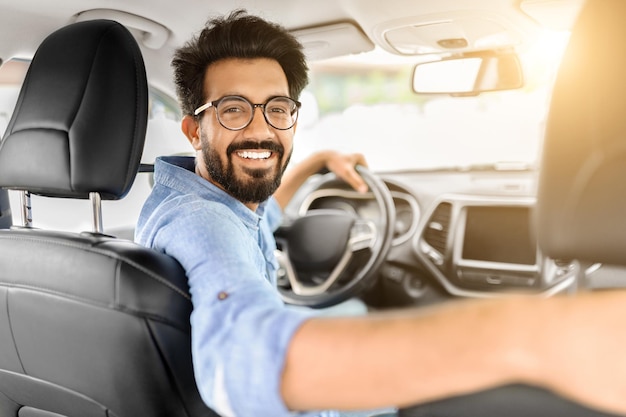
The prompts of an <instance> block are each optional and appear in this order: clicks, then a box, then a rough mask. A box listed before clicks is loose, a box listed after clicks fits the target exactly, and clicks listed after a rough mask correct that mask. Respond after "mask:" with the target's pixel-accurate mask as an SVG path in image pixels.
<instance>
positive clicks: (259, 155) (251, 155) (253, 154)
mask: <svg viewBox="0 0 626 417" xmlns="http://www.w3.org/2000/svg"><path fill="white" fill-rule="evenodd" d="M236 153H237V156H239V157H240V158H243V159H269V158H270V157H271V156H272V152H270V151H267V150H258V151H238V152H236Z"/></svg>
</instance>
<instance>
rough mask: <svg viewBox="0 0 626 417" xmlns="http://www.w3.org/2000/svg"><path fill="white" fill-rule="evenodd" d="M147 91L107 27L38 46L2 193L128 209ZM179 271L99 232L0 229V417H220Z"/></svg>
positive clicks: (0, 157) (84, 26)
mask: <svg viewBox="0 0 626 417" xmlns="http://www.w3.org/2000/svg"><path fill="white" fill-rule="evenodd" d="M146 121H147V85H146V79H145V69H144V66H143V61H142V58H141V54H140V52H139V48H138V46H137V44H136V43H135V41H134V39H133V37H132V35H131V34H130V32H129V31H127V30H126V29H125V28H124V27H123V26H121V25H120V24H118V23H115V22H111V21H90V22H83V23H77V24H73V25H70V26H67V27H65V28H63V29H60V30H59V31H58V32H56V33H54V34H52V35H51V36H50V37H49V38H48V39H46V41H44V42H43V44H42V45H41V47H40V49H39V50H38V52H37V54H36V56H35V58H34V60H33V62H32V64H31V68H30V71H29V73H28V75H27V78H26V82H25V84H24V87H23V89H22V92H21V94H20V97H19V100H18V104H17V107H16V110H15V113H14V115H13V118H12V119H11V122H10V124H9V127H8V130H7V133H6V135H5V138H4V139H3V142H2V143H0V184H1V185H2V186H4V187H7V188H16V189H26V190H30V191H33V192H36V193H40V194H43V195H53V196H64V197H75V198H83V197H85V196H86V195H88V193H89V192H91V191H98V192H101V193H103V197H105V198H111V199H116V198H121V197H122V196H123V195H124V194H125V193H126V192H127V191H128V188H129V187H130V185H131V184H132V182H133V179H134V176H135V173H136V172H137V168H138V165H139V160H140V155H141V149H142V146H143V141H144V134H145V126H146ZM191 308H192V306H191V302H190V297H189V294H188V288H187V280H186V277H185V274H184V271H183V270H182V268H181V266H180V265H179V264H178V263H177V262H176V261H175V260H173V259H172V258H170V257H167V256H165V255H162V254H159V253H157V252H155V251H152V250H149V249H146V248H143V247H140V246H138V245H136V244H134V243H132V242H130V241H126V240H118V239H115V238H112V237H108V236H103V235H99V234H95V233H82V234H73V233H64V232H55V231H44V230H36V229H27V228H23V229H18V228H15V229H12V230H0V416H2V417H12V416H15V417H17V416H19V417H59V416H67V417H113V416H116V417H138V416H168V417H172V416H173V417H176V416H181V417H182V416H214V415H215V414H214V413H212V412H211V411H210V410H209V409H208V408H207V407H206V406H205V405H204V403H203V402H202V400H201V399H200V396H199V394H198V391H197V388H196V386H195V382H194V378H193V372H192V363H191V348H190V324H189V315H190V312H191Z"/></svg>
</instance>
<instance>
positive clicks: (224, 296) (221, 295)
mask: <svg viewBox="0 0 626 417" xmlns="http://www.w3.org/2000/svg"><path fill="white" fill-rule="evenodd" d="M227 298H228V293H227V292H226V291H220V293H219V294H217V299H218V300H225V299H227Z"/></svg>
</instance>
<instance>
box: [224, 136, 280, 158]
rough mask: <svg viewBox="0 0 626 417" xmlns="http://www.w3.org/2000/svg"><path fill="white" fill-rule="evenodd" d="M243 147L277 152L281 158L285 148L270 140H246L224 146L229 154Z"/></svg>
mask: <svg viewBox="0 0 626 417" xmlns="http://www.w3.org/2000/svg"><path fill="white" fill-rule="evenodd" d="M243 149H263V150H266V151H271V152H275V153H277V154H278V155H279V156H280V157H281V158H282V156H283V154H284V153H285V148H284V146H283V145H281V144H280V143H276V142H273V141H271V140H264V141H261V142H258V141H254V140H246V141H243V142H237V143H231V144H230V145H228V147H227V148H226V154H227V155H228V156H230V155H231V154H232V153H233V152H237V151H240V150H243Z"/></svg>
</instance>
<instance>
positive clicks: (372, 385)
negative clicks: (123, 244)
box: [136, 12, 626, 417]
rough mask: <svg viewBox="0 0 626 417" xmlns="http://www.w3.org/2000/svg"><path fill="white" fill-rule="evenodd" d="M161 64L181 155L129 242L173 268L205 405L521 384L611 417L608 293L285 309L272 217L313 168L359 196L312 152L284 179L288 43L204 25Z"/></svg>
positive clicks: (613, 366) (614, 401) (612, 334)
mask: <svg viewBox="0 0 626 417" xmlns="http://www.w3.org/2000/svg"><path fill="white" fill-rule="evenodd" d="M173 65H174V69H175V76H176V84H177V88H178V95H179V99H180V101H181V106H182V109H183V113H184V114H185V116H184V118H183V122H182V129H183V132H184V133H185V135H186V136H187V138H188V139H189V141H190V142H191V144H192V145H193V147H194V149H195V150H196V152H197V155H196V157H195V158H193V157H161V158H159V159H158V160H157V161H156V165H155V186H154V189H153V191H152V194H151V195H150V197H149V198H148V200H147V201H146V203H145V206H144V209H143V211H142V213H141V217H140V219H139V223H138V227H137V232H136V240H137V241H138V242H140V243H141V244H143V245H145V246H148V247H152V248H154V249H156V250H158V251H161V252H163V253H166V254H168V255H170V256H172V257H174V258H175V259H177V260H178V261H179V262H180V264H181V265H182V266H183V268H185V271H186V273H187V277H188V280H189V287H190V292H191V296H192V301H193V313H192V316H191V326H192V355H193V364H194V372H195V376H196V382H197V385H198V389H199V391H200V393H201V395H202V398H203V399H204V401H205V402H206V403H207V404H208V405H209V406H210V407H211V408H213V409H214V410H216V411H217V412H218V413H219V414H221V415H223V416H272V417H279V416H292V415H293V411H311V410H325V409H343V410H358V409H361V410H362V409H367V408H375V407H385V406H393V405H395V406H404V405H409V404H412V403H416V402H421V401H427V400H432V399H438V398H442V397H444V396H451V395H458V394H463V393H468V392H472V391H477V390H481V389H485V388H490V387H494V386H498V385H502V384H509V383H512V382H522V383H528V384H532V385H540V386H543V387H547V388H548V389H551V390H554V391H556V392H558V393H561V394H564V395H566V396H568V397H570V398H573V399H575V400H578V401H582V402H584V403H586V404H588V405H592V406H597V407H600V408H603V409H606V410H613V411H619V412H626V384H625V383H624V378H623V375H626V360H625V359H624V355H623V346H624V345H626V332H623V331H620V330H619V329H621V328H622V327H623V319H622V316H623V305H624V293H623V292H622V293H619V292H612V293H605V294H593V295H589V294H587V295H579V296H577V297H567V298H564V297H561V298H559V297H555V298H552V299H541V298H534V297H529V296H526V297H524V296H519V297H510V298H503V299H497V300H473V301H465V302H458V303H449V304H447V305H444V306H438V307H436V308H432V309H422V310H405V311H398V312H393V313H387V314H371V315H368V316H360V317H343V318H338V317H332V318H329V317H316V316H315V314H314V313H312V312H308V311H300V310H294V309H291V308H287V307H286V306H285V305H284V304H283V302H282V300H281V298H280V297H279V295H278V292H277V290H276V288H275V284H276V268H277V262H276V259H275V258H274V249H275V248H276V243H275V241H274V238H273V234H272V231H273V230H274V229H275V228H276V227H277V226H278V224H279V222H280V216H281V207H284V206H285V205H286V204H287V202H288V201H289V200H290V198H291V197H292V196H293V194H294V192H295V191H296V190H297V189H298V187H299V186H300V185H301V184H302V183H303V181H305V180H306V178H307V177H308V176H309V175H310V174H313V173H315V172H317V171H318V170H320V169H322V168H324V167H326V168H328V169H330V170H331V171H334V172H335V173H337V175H338V176H340V177H341V178H343V179H345V180H346V181H348V182H349V183H350V184H351V185H352V186H354V187H355V188H358V189H362V188H363V187H364V184H363V180H362V179H361V178H360V177H359V176H358V174H357V173H356V171H355V169H354V166H355V164H357V163H361V164H362V163H364V161H363V158H362V156H360V155H341V154H337V153H333V152H321V153H317V154H314V155H312V156H311V157H310V158H309V159H307V160H305V161H304V162H303V163H301V164H299V165H298V166H296V167H293V168H292V169H291V170H288V171H285V168H286V167H287V164H288V161H289V157H290V155H291V152H292V149H293V139H294V134H295V131H296V128H297V117H298V111H299V107H300V105H299V103H298V101H297V100H298V97H299V95H300V93H301V91H302V89H303V88H304V87H305V85H306V83H307V81H308V80H307V66H306V63H305V58H304V54H303V53H302V46H301V45H300V44H299V43H298V42H297V40H296V39H295V38H294V37H293V36H292V35H290V34H289V33H288V32H287V31H285V30H284V29H283V28H282V27H280V26H278V25H275V24H272V23H270V22H266V21H264V20H263V19H260V18H257V17H255V16H249V15H247V14H246V13H243V12H236V13H233V14H231V15H229V16H227V17H223V18H216V19H214V20H212V21H210V22H209V24H208V25H207V27H206V28H205V29H204V30H202V32H201V33H200V34H199V36H198V37H196V38H194V39H192V40H191V41H190V42H189V43H187V44H186V45H185V46H184V47H182V48H181V49H179V50H178V51H177V53H176V55H175V57H174V60H173ZM283 172H285V175H283ZM590 358H593V360H589V359H590ZM589 381H593V383H589ZM315 415H318V416H321V415H324V416H329V415H337V414H336V413H335V412H332V411H321V412H316V413H315Z"/></svg>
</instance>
